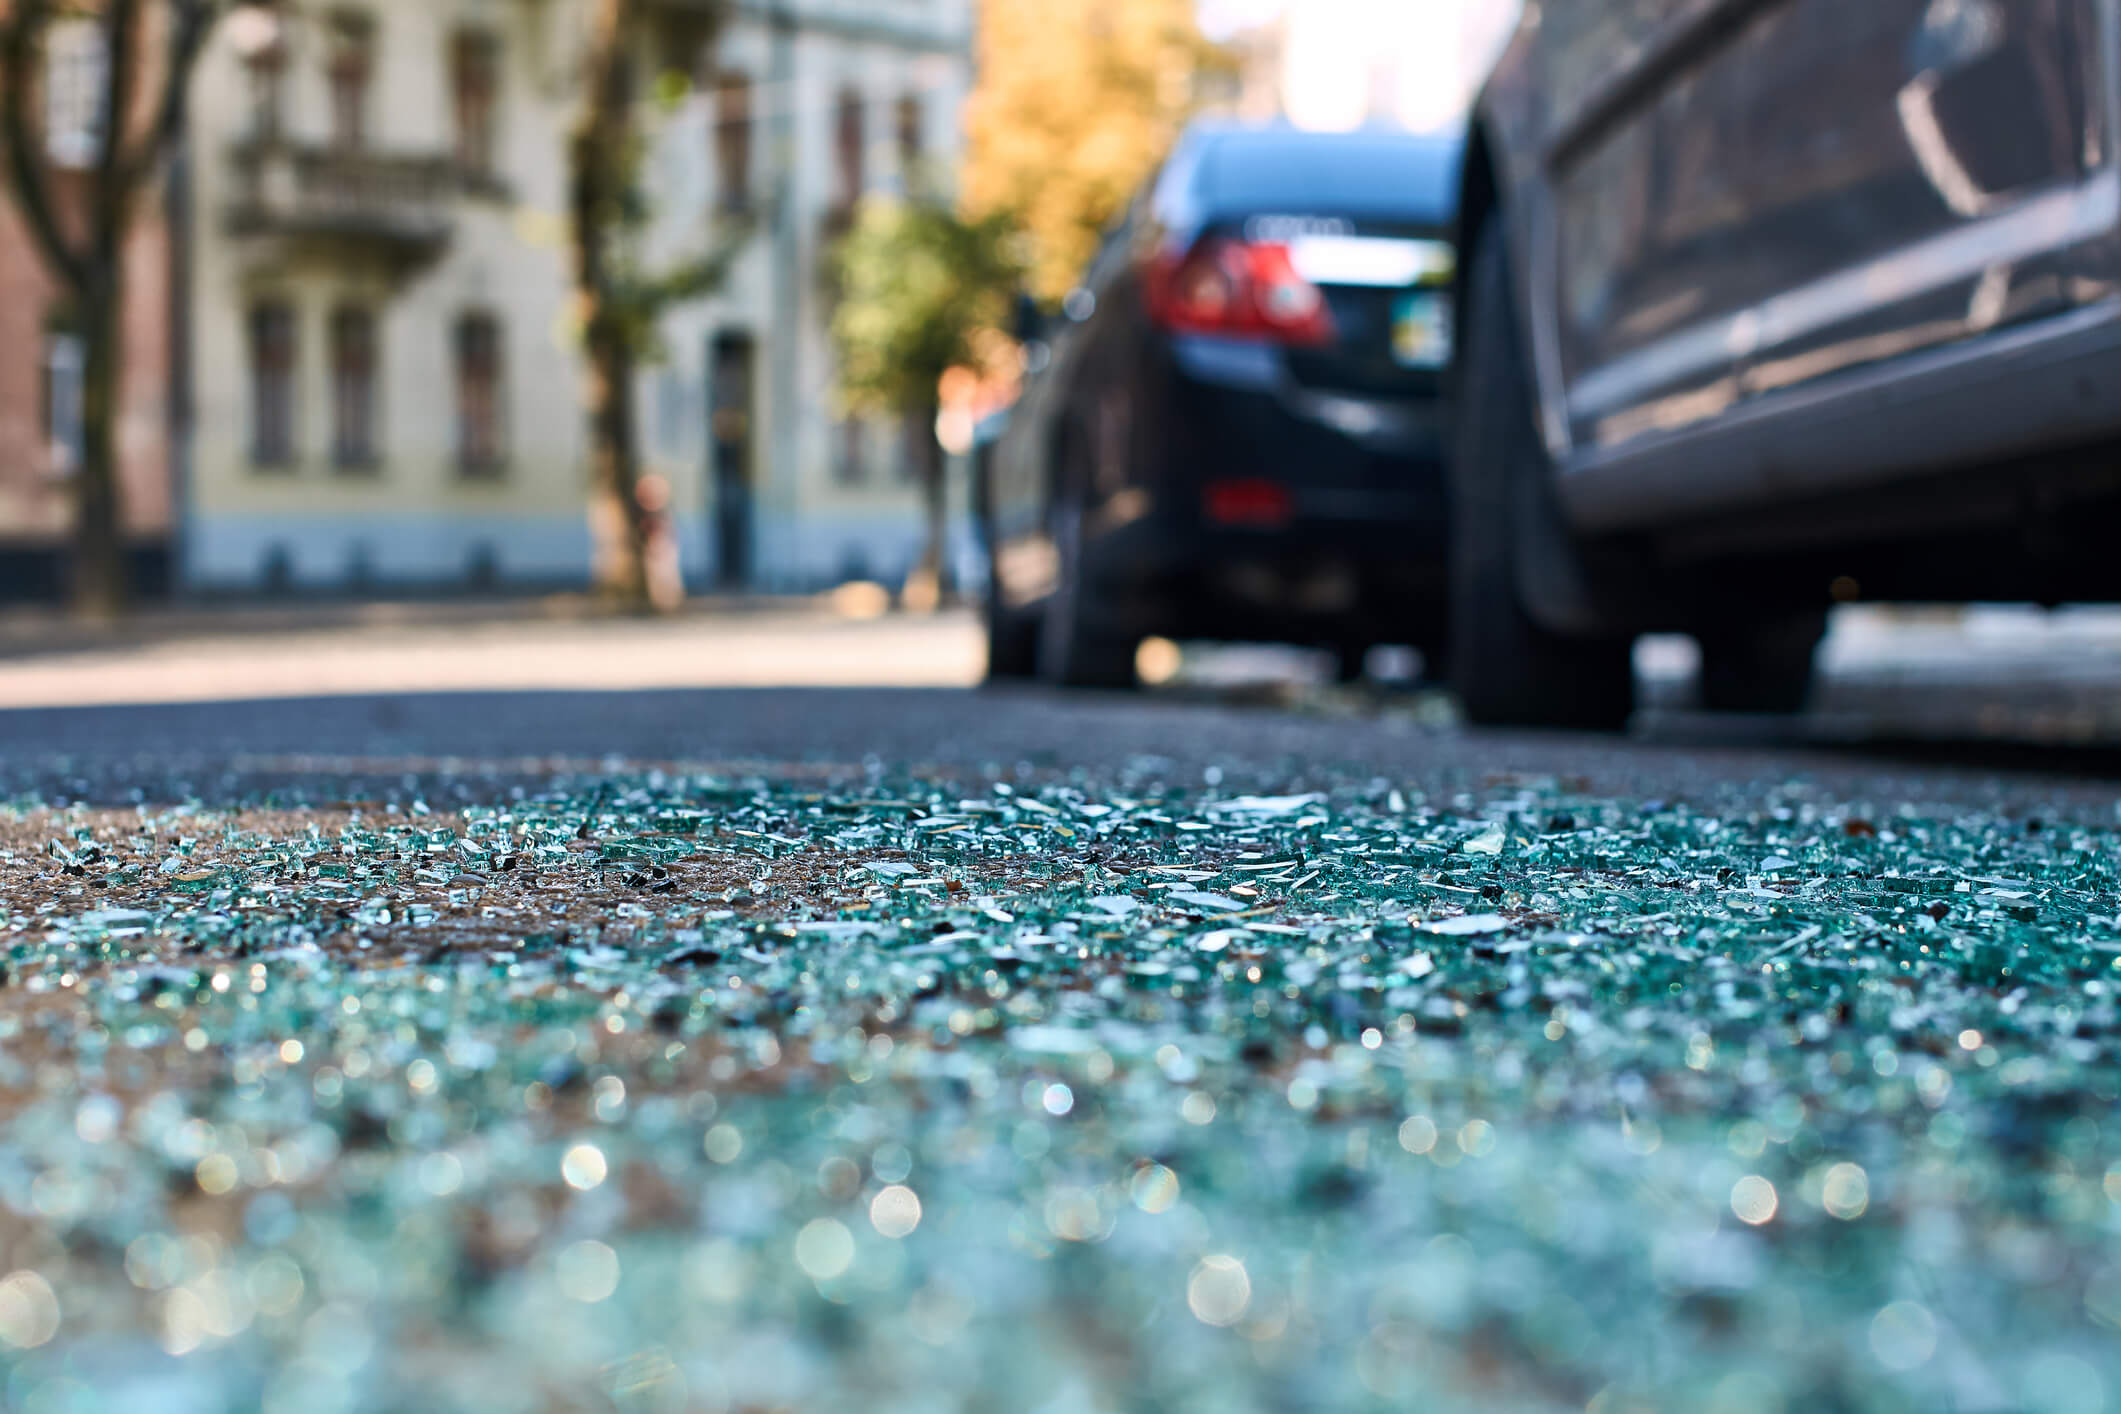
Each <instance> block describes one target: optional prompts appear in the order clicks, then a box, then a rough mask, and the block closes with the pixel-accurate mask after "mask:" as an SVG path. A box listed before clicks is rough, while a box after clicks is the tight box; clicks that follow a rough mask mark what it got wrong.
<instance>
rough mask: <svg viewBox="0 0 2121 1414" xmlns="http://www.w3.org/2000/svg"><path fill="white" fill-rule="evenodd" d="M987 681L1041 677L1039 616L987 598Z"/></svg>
mask: <svg viewBox="0 0 2121 1414" xmlns="http://www.w3.org/2000/svg"><path fill="white" fill-rule="evenodd" d="M985 618H986V621H987V681H988V682H1019V681H1022V680H1023V679H1026V678H1034V677H1037V676H1038V632H1039V620H1038V616H1037V615H1036V614H1033V613H1029V612H1027V611H1025V610H1023V609H1011V608H1008V607H1007V606H1005V605H1003V604H1001V603H1000V602H998V600H997V599H996V596H995V595H994V594H993V593H992V592H990V593H989V594H988V596H987V606H986V613H985Z"/></svg>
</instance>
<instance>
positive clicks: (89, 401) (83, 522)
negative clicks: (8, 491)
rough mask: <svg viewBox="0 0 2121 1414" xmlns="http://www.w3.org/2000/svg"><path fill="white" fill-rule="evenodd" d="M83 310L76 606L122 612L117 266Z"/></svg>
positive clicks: (121, 358)
mask: <svg viewBox="0 0 2121 1414" xmlns="http://www.w3.org/2000/svg"><path fill="white" fill-rule="evenodd" d="M97 284H98V285H99V287H100V288H98V289H96V290H95V291H93V292H92V293H90V294H88V295H86V296H85V297H84V298H83V299H82V300H81V301H80V305H79V310H78V329H79V332H80V338H81V351H82V371H81V460H80V464H79V465H78V466H76V467H75V468H74V486H73V491H74V557H73V575H72V585H71V590H72V595H73V607H74V612H75V613H77V614H79V615H81V616H82V617H84V618H89V619H111V618H115V617H117V616H118V615H119V614H121V613H123V612H124V611H125V608H126V602H127V599H128V594H129V585H128V582H127V580H128V576H127V573H126V560H125V528H124V519H123V512H122V510H121V504H122V483H121V479H120V467H119V449H118V421H119V411H120V399H121V397H122V390H123V383H124V369H125V324H124V316H123V313H122V311H123V309H124V295H123V291H124V282H123V280H122V279H121V278H119V276H118V273H117V271H116V269H115V268H113V269H112V270H111V271H109V272H107V278H105V279H102V280H99V281H98V282H97Z"/></svg>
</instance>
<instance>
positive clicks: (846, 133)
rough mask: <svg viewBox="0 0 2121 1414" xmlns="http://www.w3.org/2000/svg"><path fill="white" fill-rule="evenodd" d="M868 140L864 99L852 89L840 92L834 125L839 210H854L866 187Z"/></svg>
mask: <svg viewBox="0 0 2121 1414" xmlns="http://www.w3.org/2000/svg"><path fill="white" fill-rule="evenodd" d="M866 141H867V139H866V138H865V137H864V135H863V132H862V96H861V95H860V94H859V93H856V92H855V91H854V90H853V89H851V88H849V89H841V90H840V98H839V107H838V112H837V115H836V117H835V119H834V121H833V125H832V147H833V159H834V161H833V171H834V175H835V177H836V178H837V185H836V186H835V189H834V191H833V205H834V206H835V207H836V208H837V209H838V210H840V211H843V212H846V211H852V210H853V209H854V208H855V206H856V205H858V204H859V203H860V202H861V199H862V191H863V189H864V188H865V187H866V186H867V182H866V180H865V176H864V173H863V171H862V156H863V153H862V146H863V144H864V142H866Z"/></svg>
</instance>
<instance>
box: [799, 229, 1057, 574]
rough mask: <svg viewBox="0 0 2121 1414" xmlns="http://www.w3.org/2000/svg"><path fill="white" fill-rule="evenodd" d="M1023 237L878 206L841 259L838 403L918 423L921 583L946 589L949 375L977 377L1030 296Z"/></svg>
mask: <svg viewBox="0 0 2121 1414" xmlns="http://www.w3.org/2000/svg"><path fill="white" fill-rule="evenodd" d="M1018 245H1019V240H1018V236H1017V231H1016V227H1015V224H1014V222H1013V221H1011V220H1010V219H1009V218H1008V217H1007V216H1006V215H1001V214H995V215H989V216H985V217H978V218H969V217H966V216H964V215H962V214H960V213H959V212H958V211H957V210H956V209H954V208H953V207H952V206H950V205H949V204H948V203H946V202H944V201H942V200H940V199H938V198H936V197H934V196H933V195H930V194H917V195H915V196H913V197H911V198H908V199H903V200H899V199H886V198H873V199H871V200H869V201H866V202H864V203H863V204H862V206H861V209H860V210H859V212H858V213H857V214H856V217H855V221H854V226H853V228H852V229H851V230H850V231H849V232H848V233H847V235H846V236H845V237H844V238H843V239H842V240H841V241H840V243H839V245H838V247H837V248H836V250H835V252H834V258H833V262H832V274H833V278H834V284H835V287H836V289H837V291H838V294H839V303H838V306H837V308H836V310H835V311H834V314H833V319H832V337H833V343H834V345H835V346H836V348H837V351H838V354H839V398H840V402H841V404H842V406H843V407H844V408H845V409H846V410H847V411H849V412H855V413H872V414H884V415H889V416H894V417H898V418H903V419H906V420H907V421H909V422H910V423H911V424H912V426H913V428H914V433H913V436H912V438H911V443H912V445H913V446H914V447H915V448H917V449H918V454H919V458H920V461H919V466H918V473H919V480H920V486H921V494H922V498H923V501H924V503H925V506H926V510H927V517H928V536H927V544H926V546H925V548H924V549H923V551H922V554H921V565H920V572H921V573H923V574H926V575H929V576H932V577H933V578H932V580H931V582H932V583H935V584H937V585H941V584H942V583H943V581H944V554H943V546H944V537H945V533H946V526H947V508H946V506H945V504H944V488H943V454H942V447H941V445H940V444H939V443H938V442H937V440H936V436H935V422H936V417H937V413H938V410H939V405H940V391H939V390H940V387H941V384H942V381H943V375H944V374H946V373H948V372H949V371H950V370H951V369H953V368H976V367H978V366H979V365H980V364H981V363H982V362H983V355H984V353H985V351H986V350H985V349H984V348H983V345H987V344H988V343H989V340H988V339H987V338H984V337H983V336H991V335H992V334H993V333H994V331H996V330H999V329H1001V328H1002V327H1004V324H1005V321H1006V320H1007V318H1008V316H1009V308H1010V301H1011V299H1012V298H1013V296H1014V292H1015V291H1016V290H1017V289H1019V288H1020V287H1021V283H1022V280H1023V265H1022V262H1021V260H1020V259H1019V258H1018V254H1017V251H1018Z"/></svg>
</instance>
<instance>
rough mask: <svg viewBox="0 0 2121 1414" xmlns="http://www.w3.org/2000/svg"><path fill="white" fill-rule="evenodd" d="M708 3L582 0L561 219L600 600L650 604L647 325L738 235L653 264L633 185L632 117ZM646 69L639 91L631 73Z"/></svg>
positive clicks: (682, 59)
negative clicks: (639, 410)
mask: <svg viewBox="0 0 2121 1414" xmlns="http://www.w3.org/2000/svg"><path fill="white" fill-rule="evenodd" d="M720 14H721V11H720V8H719V7H718V6H692V7H686V8H679V7H675V6H665V5H661V4H658V3H656V0H593V3H592V5H591V8H590V12H589V17H588V18H589V22H588V28H587V33H586V42H585V44H584V47H583V50H582V95H581V106H580V108H579V110H578V112H577V114H576V118H575V121H574V125H573V129H572V131H571V132H570V134H569V139H568V177H569V180H568V216H569V223H570V233H571V242H572V250H571V254H572V263H573V275H574V300H575V321H576V325H577V327H578V329H579V330H580V336H581V341H582V353H583V360H584V364H585V370H584V398H585V402H586V405H587V412H588V418H589V451H590V499H591V505H590V523H591V526H592V528H593V530H594V533H595V537H596V563H595V571H594V573H595V579H596V588H597V590H598V592H599V594H600V596H601V597H603V598H604V599H605V600H606V601H607V602H609V603H610V604H612V605H613V606H614V607H617V608H620V609H624V610H627V611H630V612H646V611H648V610H649V609H651V608H653V607H656V606H655V605H654V603H653V598H652V596H651V594H650V586H649V573H648V565H649V543H648V542H649V536H650V533H651V528H652V521H653V517H654V514H655V513H654V511H653V510H652V508H650V507H648V506H646V505H644V504H643V503H642V499H641V495H640V480H641V476H640V432H639V428H638V427H637V426H636V417H635V412H634V398H633V387H634V375H635V373H636V372H637V370H638V369H639V368H640V366H641V365H642V363H643V362H645V361H648V360H651V359H653V358H656V357H658V356H659V355H660V352H661V349H660V345H659V343H658V339H657V328H658V325H659V322H660V320H661V318H662V316H663V314H664V312H665V311H666V310H668V309H670V308H671V307H672V306H673V305H677V304H680V303H683V302H685V301H688V300H693V299H698V298H700V297H701V296H703V295H706V294H709V293H711V292H712V291H714V290H715V289H716V288H717V287H719V286H720V285H721V283H722V281H723V280H724V278H725V277H726V276H727V274H728V269H729V266H730V264H731V263H732V262H733V261H734V259H735V257H736V255H737V254H738V252H739V250H740V249H741V247H742V244H743V241H744V240H745V238H746V237H747V236H748V234H749V228H748V225H746V224H745V223H742V222H733V223H731V224H727V225H725V226H724V227H723V228H722V229H721V231H720V232H719V233H718V234H717V235H716V237H715V238H714V239H713V240H711V241H710V242H708V248H707V249H706V250H705V251H703V252H701V253H700V254H698V255H695V256H693V257H691V258H688V259H685V260H681V261H678V262H676V263H674V264H671V265H669V266H666V267H662V268H655V267H652V266H650V265H649V263H648V262H647V261H646V259H645V257H644V256H643V253H642V249H641V248H642V244H643V240H644V237H645V235H646V233H647V229H648V226H649V224H650V222H651V220H652V219H653V215H654V209H653V204H652V203H651V202H650V200H649V198H648V195H647V192H646V190H645V188H644V186H643V183H642V178H641V172H642V167H643V165H644V156H645V152H646V141H645V139H644V137H643V134H642V131H641V119H642V114H643V111H644V109H645V108H647V107H649V105H650V100H654V101H655V102H656V103H658V104H659V105H660V106H662V107H664V108H666V109H667V108H668V107H670V106H674V104H675V103H676V101H678V100H679V99H681V98H682V97H683V96H684V95H685V93H686V92H687V91H689V89H690V87H691V85H692V82H693V79H692V74H693V72H694V71H695V69H696V67H697V61H698V59H699V56H700V55H702V54H704V53H709V52H711V50H712V40H713V35H714V31H715V28H716V24H717V21H718V20H719V18H720ZM644 71H645V72H652V73H653V75H654V79H653V84H652V87H651V88H650V89H649V91H648V92H647V93H645V94H644V93H643V92H642V90H641V85H640V83H639V76H640V75H641V74H642V73H643V72H644Z"/></svg>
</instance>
